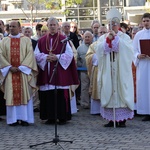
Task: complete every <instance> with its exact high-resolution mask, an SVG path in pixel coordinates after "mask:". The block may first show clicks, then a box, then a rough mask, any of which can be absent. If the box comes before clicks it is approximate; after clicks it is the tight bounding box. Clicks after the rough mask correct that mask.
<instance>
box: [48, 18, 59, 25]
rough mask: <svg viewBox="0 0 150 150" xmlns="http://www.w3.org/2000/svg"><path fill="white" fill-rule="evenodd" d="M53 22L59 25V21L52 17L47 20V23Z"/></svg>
mask: <svg viewBox="0 0 150 150" xmlns="http://www.w3.org/2000/svg"><path fill="white" fill-rule="evenodd" d="M51 21H55V22H56V24H58V25H59V23H58V20H57V19H56V18H55V17H50V18H49V19H48V20H47V23H50V22H51Z"/></svg>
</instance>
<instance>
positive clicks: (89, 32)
mask: <svg viewBox="0 0 150 150" xmlns="http://www.w3.org/2000/svg"><path fill="white" fill-rule="evenodd" d="M87 33H89V34H90V35H91V36H92V37H93V34H92V33H91V32H90V31H88V30H86V31H85V32H84V36H85V35H86V34H87Z"/></svg>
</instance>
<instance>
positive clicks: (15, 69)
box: [9, 67, 20, 73]
mask: <svg viewBox="0 0 150 150" xmlns="http://www.w3.org/2000/svg"><path fill="white" fill-rule="evenodd" d="M9 70H10V71H11V72H12V73H17V72H20V70H19V68H18V67H10V69H9Z"/></svg>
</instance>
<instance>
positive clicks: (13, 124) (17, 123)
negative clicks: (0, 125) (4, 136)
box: [9, 121, 19, 127]
mask: <svg viewBox="0 0 150 150" xmlns="http://www.w3.org/2000/svg"><path fill="white" fill-rule="evenodd" d="M9 125H10V126H13V127H14V126H17V125H19V122H18V121H17V122H15V123H12V124H9Z"/></svg>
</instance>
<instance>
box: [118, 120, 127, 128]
mask: <svg viewBox="0 0 150 150" xmlns="http://www.w3.org/2000/svg"><path fill="white" fill-rule="evenodd" d="M118 127H120V128H125V127H126V120H124V121H120V122H119V123H118Z"/></svg>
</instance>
